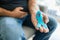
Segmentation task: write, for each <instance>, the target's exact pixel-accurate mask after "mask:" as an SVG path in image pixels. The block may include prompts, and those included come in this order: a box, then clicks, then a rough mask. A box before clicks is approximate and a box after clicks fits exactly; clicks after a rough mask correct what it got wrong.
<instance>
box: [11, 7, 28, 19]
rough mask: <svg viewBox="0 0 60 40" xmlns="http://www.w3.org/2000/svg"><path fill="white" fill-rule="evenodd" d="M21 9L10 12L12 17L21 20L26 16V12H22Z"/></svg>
mask: <svg viewBox="0 0 60 40" xmlns="http://www.w3.org/2000/svg"><path fill="white" fill-rule="evenodd" d="M22 10H23V8H22V7H17V8H15V9H14V10H13V11H11V14H12V17H17V18H23V17H24V16H26V15H27V12H24V11H22Z"/></svg>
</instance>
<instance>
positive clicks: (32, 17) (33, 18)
mask: <svg viewBox="0 0 60 40" xmlns="http://www.w3.org/2000/svg"><path fill="white" fill-rule="evenodd" d="M42 15H43V20H44V22H45V23H46V24H47V23H48V22H49V19H48V16H47V15H46V14H44V13H42ZM31 20H32V23H33V25H34V26H35V28H36V30H39V31H40V32H44V33H47V32H49V29H48V28H46V29H45V28H43V27H40V28H37V27H36V25H37V20H36V14H32V15H31Z"/></svg>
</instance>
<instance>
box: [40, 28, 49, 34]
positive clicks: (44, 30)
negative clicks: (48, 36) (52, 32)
mask: <svg viewBox="0 0 60 40" xmlns="http://www.w3.org/2000/svg"><path fill="white" fill-rule="evenodd" d="M39 31H40V32H44V33H48V32H49V29H48V28H44V27H40V28H39Z"/></svg>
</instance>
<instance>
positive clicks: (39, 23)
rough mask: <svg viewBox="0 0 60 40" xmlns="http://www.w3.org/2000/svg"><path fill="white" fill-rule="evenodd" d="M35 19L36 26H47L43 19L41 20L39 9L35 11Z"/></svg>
mask: <svg viewBox="0 0 60 40" xmlns="http://www.w3.org/2000/svg"><path fill="white" fill-rule="evenodd" d="M36 19H37V22H38V23H37V27H38V28H40V27H42V26H43V27H44V28H48V27H47V25H46V24H45V23H44V21H43V16H42V13H41V11H40V10H39V11H37V13H36Z"/></svg>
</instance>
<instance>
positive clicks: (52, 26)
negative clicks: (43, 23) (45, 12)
mask: <svg viewBox="0 0 60 40" xmlns="http://www.w3.org/2000/svg"><path fill="white" fill-rule="evenodd" d="M47 25H48V28H49V29H50V30H52V31H53V30H55V29H56V27H57V21H56V19H55V18H53V17H49V22H48V24H47Z"/></svg>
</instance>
